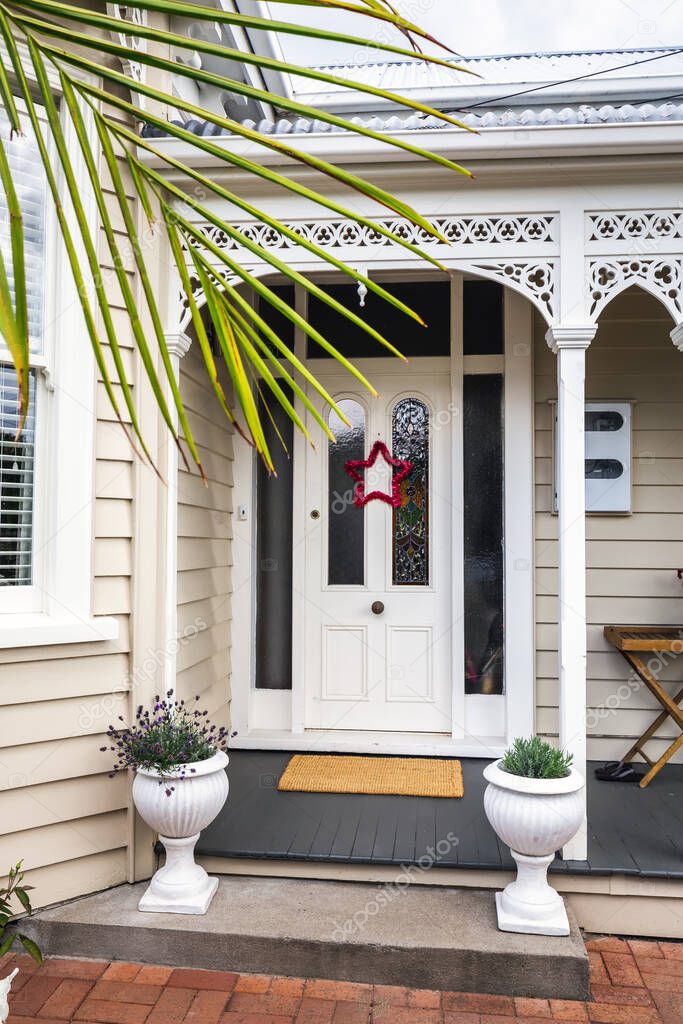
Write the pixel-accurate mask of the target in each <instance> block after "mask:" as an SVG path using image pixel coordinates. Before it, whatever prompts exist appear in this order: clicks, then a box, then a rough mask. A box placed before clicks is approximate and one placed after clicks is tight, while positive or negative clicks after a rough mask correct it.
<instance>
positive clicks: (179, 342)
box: [163, 295, 192, 692]
mask: <svg viewBox="0 0 683 1024" xmlns="http://www.w3.org/2000/svg"><path fill="white" fill-rule="evenodd" d="M173 300H174V301H172V308H171V311H170V316H169V321H170V323H172V324H173V325H174V326H175V324H176V323H177V320H178V316H177V315H175V314H176V310H175V306H177V305H178V303H177V300H176V296H175V295H174V296H173ZM178 312H179V311H178ZM164 338H165V340H166V345H167V347H168V353H169V356H170V358H171V367H172V372H173V375H174V377H175V379H176V382H177V383H178V386H180V360H181V359H182V358H183V356H185V355H187V353H188V352H189V349H190V345H191V344H192V340H191V338H190V337H189V336H188V335H187V334H185V333H184V332H183V331H178V330H171V331H167V332H166V333H165V334H164ZM165 390H166V400H167V402H168V407H169V411H170V414H171V422H172V424H173V429H174V430H176V431H177V429H178V410H177V408H176V405H175V402H174V401H173V400H172V393H171V385H170V382H168V381H167V382H166V388H165ZM166 479H167V485H166V509H165V515H166V534H165V538H164V540H165V544H166V551H165V557H164V571H165V574H166V579H165V586H164V588H163V592H164V637H165V641H166V642H165V644H164V682H165V687H164V689H165V690H166V691H167V692H168V691H169V690H175V688H176V675H177V663H178V646H177V643H176V640H177V636H178V501H179V495H178V446H177V445H176V444H175V443H174V441H173V440H172V438H171V437H170V435H169V434H167V435H166Z"/></svg>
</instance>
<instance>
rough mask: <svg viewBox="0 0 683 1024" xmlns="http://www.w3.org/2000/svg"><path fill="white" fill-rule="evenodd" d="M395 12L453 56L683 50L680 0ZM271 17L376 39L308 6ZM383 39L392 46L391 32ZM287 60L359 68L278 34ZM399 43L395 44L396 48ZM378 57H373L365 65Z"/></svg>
mask: <svg viewBox="0 0 683 1024" xmlns="http://www.w3.org/2000/svg"><path fill="white" fill-rule="evenodd" d="M394 2H395V6H396V7H397V9H398V10H399V11H400V12H401V13H402V14H404V15H405V16H406V17H407V18H410V19H411V20H412V21H414V22H416V23H417V24H419V25H420V26H422V27H423V28H425V29H427V30H428V31H430V32H431V33H432V34H434V35H435V36H437V37H438V38H440V39H442V40H443V41H444V42H445V43H447V44H448V45H449V46H451V47H452V48H453V49H454V50H456V51H457V52H459V53H461V54H464V55H467V56H474V55H480V54H499V53H527V52H530V51H531V52H534V51H536V50H541V51H549V50H560V51H561V50H575V49H578V50H596V49H597V50H599V49H606V50H611V49H620V48H622V47H623V48H628V49H631V48H633V47H643V46H646V47H651V46H654V47H659V46H665V47H668V46H672V45H681V46H683V0H541V2H539V0H394ZM271 10H272V12H273V16H274V17H278V18H280V19H282V20H287V21H299V22H304V23H309V24H314V25H317V26H320V27H329V28H335V29H337V30H338V31H340V32H355V33H359V34H361V33H362V34H363V35H364V36H366V38H372V39H378V38H379V39H381V38H382V35H386V29H385V28H383V27H381V26H380V25H379V24H378V23H373V22H370V21H368V20H367V19H365V18H362V19H361V18H358V17H354V16H353V15H347V14H343V13H341V12H334V13H330V12H322V11H312V10H311V8H310V7H298V8H289V7H285V6H284V5H282V4H280V3H276V4H273V5H272V8H271ZM386 38H387V41H392V42H393V41H395V40H396V36H395V35H394V34H393V33H392V34H391V35H390V36H389V35H386ZM281 43H282V46H283V49H284V51H285V56H286V57H287V58H288V59H289V60H293V61H297V62H298V63H301V64H324V63H326V62H330V63H332V62H342V63H343V62H345V61H352V62H358V61H359V60H363V59H364V56H363V55H361V56H359V54H358V50H357V49H356V50H355V51H354V48H353V47H347V46H342V45H341V44H327V45H325V44H320V43H318V42H315V43H312V42H311V41H310V40H307V39H304V38H297V37H294V36H289V37H285V36H281ZM399 45H400V42H399ZM373 57H374V58H375V59H382V58H381V54H380V53H379V52H377V51H375V52H373V53H372V54H371V59H372V58H373Z"/></svg>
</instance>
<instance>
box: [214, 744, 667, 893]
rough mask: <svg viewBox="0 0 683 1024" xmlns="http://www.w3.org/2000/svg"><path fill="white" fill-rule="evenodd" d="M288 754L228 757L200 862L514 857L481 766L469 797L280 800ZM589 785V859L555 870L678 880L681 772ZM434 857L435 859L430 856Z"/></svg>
mask: <svg viewBox="0 0 683 1024" xmlns="http://www.w3.org/2000/svg"><path fill="white" fill-rule="evenodd" d="M290 756H291V755H290V754H289V753H287V752H280V751H247V750H234V751H231V754H230V766H229V768H228V774H229V777H230V796H229V798H228V802H227V804H226V805H225V807H224V809H223V811H222V812H221V814H220V815H219V816H218V818H217V819H216V821H215V822H214V823H213V825H211V826H210V827H209V828H208V829H206V830H205V831H204V832H203V833H202V836H201V838H200V841H199V844H198V853H200V854H203V855H205V856H214V857H230V858H232V857H243V858H258V859H270V860H303V861H306V860H309V861H331V862H335V863H356V864H358V863H366V864H384V865H388V864H397V865H400V864H411V863H413V864H415V863H419V861H420V858H421V857H424V856H428V857H429V856H430V853H429V851H430V849H431V850H434V849H436V847H437V844H438V842H439V840H443V839H446V838H447V837H448V834H449V833H453V834H454V835H455V837H456V838H457V843H455V844H454V845H451V846H450V847H449V849H448V850H447V851H445V852H443V853H442V852H441V850H438V851H437V856H436V857H435V858H433V859H434V866H435V867H450V868H454V867H459V868H472V869H480V870H506V871H507V870H510V869H512V868H513V867H514V864H513V861H512V859H511V857H510V853H509V851H508V849H507V847H505V846H504V845H503V844H502V843H501V842H500V841H499V840H498V839H497V837H496V836H495V834H494V832H493V831H492V829H491V828H490V827H489V824H488V822H487V821H486V818H485V816H484V811H483V793H484V787H485V783H484V780H483V777H482V770H483V768H484V766H485V764H486V763H487V762H486V761H485V760H483V759H475V758H469V759H463V760H462V767H463V777H464V783H465V795H464V796H463V797H462V798H461V799H460V800H439V799H434V798H428V797H399V796H362V795H353V794H341V793H339V794H336V793H333V794H328V793H280V792H278V790H277V780H278V779H279V777H280V774H281V773H282V771H283V770H284V768H285V766H286V764H287V762H288V760H289V758H290ZM593 767H594V766H593V765H590V771H589V778H588V826H589V840H588V860H587V861H586V862H582V861H562V860H560V859H556V860H555V862H554V864H553V865H552V867H551V870H552V871H559V872H564V873H568V874H582V875H585V874H594V875H612V874H625V875H637V876H641V877H650V878H671V879H674V878H675V879H680V878H683V856H682V855H681V852H680V851H681V850H683V816H682V812H681V808H682V807H683V765H668V766H667V767H666V769H665V770H664V771H662V772H661V774H660V775H659V776H658V777H657V778H656V779H654V780H653V782H652V783H651V785H650V786H648V788H647V789H645V790H641V789H639V788H638V787H637V786H632V785H625V784H618V785H617V784H615V783H609V782H598V781H597V780H596V779H595V778H594V777H593V771H592V769H593ZM431 856H432V857H433V854H432V855H431Z"/></svg>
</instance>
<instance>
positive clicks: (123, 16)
mask: <svg viewBox="0 0 683 1024" xmlns="http://www.w3.org/2000/svg"><path fill="white" fill-rule="evenodd" d="M107 13H108V14H109V15H111V16H112V17H114V18H119V19H120V20H121V21H122V22H123V23H125V22H127V21H128V22H130V23H131V24H133V25H146V24H147V11H143V10H140V9H139V8H137V7H129V6H128V4H107ZM116 36H117V38H116V42H117V43H119V44H120V45H121V46H126V47H128V49H130V50H138V51H142V50H144V49H145V48H146V46H147V43H146V40H144V39H141V38H140V37H139V36H137V35H127V34H126V32H125V29H124V27H123V25H122V27H121V31H120V32H118V33H117V34H116ZM121 63H122V65H123V70H124V72H125V74H127V75H128V76H129V77H130V78H133V79H134V80H135V81H136V82H142V81H143V79H144V73H145V69H144V65H143V64H141V63H140V61H135V60H122V61H121ZM133 95H134V97H135V102H136V103H138V104H139V105H140V106H144V99H143V98H142V97H140V96H139V95H138V94H136V93H134V94H133Z"/></svg>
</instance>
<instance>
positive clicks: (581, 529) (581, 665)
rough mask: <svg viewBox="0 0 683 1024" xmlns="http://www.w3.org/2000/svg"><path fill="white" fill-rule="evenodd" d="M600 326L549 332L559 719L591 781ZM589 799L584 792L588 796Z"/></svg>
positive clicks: (582, 837) (576, 845) (581, 846)
mask: <svg viewBox="0 0 683 1024" xmlns="http://www.w3.org/2000/svg"><path fill="white" fill-rule="evenodd" d="M596 330H597V326H596V325H595V324H576V325H558V326H556V327H551V328H549V330H548V332H547V334H546V341H547V342H548V345H549V346H550V348H551V349H552V351H553V352H554V353H555V354H556V355H557V449H556V450H557V458H558V466H557V490H558V494H557V504H558V511H559V524H558V534H559V638H558V653H559V671H558V676H559V687H560V692H559V714H560V745H561V746H562V747H563V748H565V749H566V750H567V751H569V752H571V753H572V754H573V755H574V765H575V767H576V768H577V769H578V770H579V771H580V772H581V773H582V775H584V777H585V775H586V491H585V468H584V462H585V438H584V417H585V377H586V349H587V348H588V346H589V345H590V343H591V341H592V340H593V337H594V336H595V332H596ZM584 794H585V791H584ZM563 853H564V856H565V858H566V859H568V860H585V859H586V856H587V829H586V819H585V816H584V822H583V825H582V827H581V829H580V830H579V832H578V833H577V835H576V837H575V838H574V839H573V840H572V842H571V843H569V844H568V846H567V847H565V849H564V851H563Z"/></svg>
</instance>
